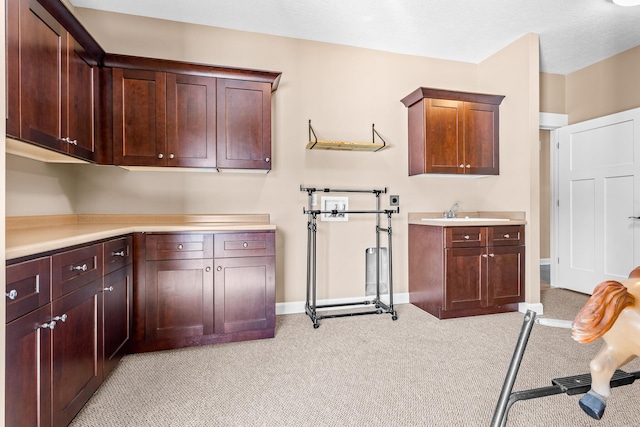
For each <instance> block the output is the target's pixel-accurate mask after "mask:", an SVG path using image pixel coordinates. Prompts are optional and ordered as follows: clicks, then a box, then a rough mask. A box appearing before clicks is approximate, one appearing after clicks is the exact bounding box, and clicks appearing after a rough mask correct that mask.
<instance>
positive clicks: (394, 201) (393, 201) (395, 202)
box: [389, 196, 400, 206]
mask: <svg viewBox="0 0 640 427" xmlns="http://www.w3.org/2000/svg"><path fill="white" fill-rule="evenodd" d="M389 204H390V205H391V206H400V196H389Z"/></svg>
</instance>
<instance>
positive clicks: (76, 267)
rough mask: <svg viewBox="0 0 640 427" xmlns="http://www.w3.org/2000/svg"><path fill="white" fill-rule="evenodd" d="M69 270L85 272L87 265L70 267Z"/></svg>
mask: <svg viewBox="0 0 640 427" xmlns="http://www.w3.org/2000/svg"><path fill="white" fill-rule="evenodd" d="M71 270H73V271H87V264H82V265H74V266H71Z"/></svg>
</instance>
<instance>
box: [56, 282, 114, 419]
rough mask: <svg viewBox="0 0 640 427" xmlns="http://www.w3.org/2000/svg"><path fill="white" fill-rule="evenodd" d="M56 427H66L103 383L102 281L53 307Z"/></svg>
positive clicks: (58, 302) (64, 298) (69, 295)
mask: <svg viewBox="0 0 640 427" xmlns="http://www.w3.org/2000/svg"><path fill="white" fill-rule="evenodd" d="M52 315H53V320H56V319H59V320H57V323H56V326H55V329H53V332H52V335H53V338H52V346H53V348H52V366H53V372H52V382H51V389H52V393H51V394H52V410H53V425H54V426H66V425H68V424H69V423H70V422H71V420H72V419H73V417H75V416H76V414H77V413H78V412H79V411H80V409H82V407H83V406H84V404H85V403H86V402H87V400H89V398H90V397H91V395H93V393H94V392H95V391H96V390H97V389H98V387H99V386H100V384H101V383H102V366H103V365H102V356H103V354H102V279H99V280H96V281H94V282H91V283H90V284H88V285H86V286H84V287H82V288H80V289H78V290H77V291H74V292H72V293H70V294H68V295H66V296H64V297H63V298H60V299H58V300H55V301H54V302H53V303H52Z"/></svg>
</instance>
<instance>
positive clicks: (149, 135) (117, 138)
mask: <svg viewBox="0 0 640 427" xmlns="http://www.w3.org/2000/svg"><path fill="white" fill-rule="evenodd" d="M166 86H167V85H166V74H165V73H160V72H154V71H141V70H128V69H120V68H114V69H113V162H114V164H116V165H128V166H165V165H166V164H167V162H166V154H167V153H166V145H167V144H166V135H165V134H166V129H165V128H166V91H167V87H166Z"/></svg>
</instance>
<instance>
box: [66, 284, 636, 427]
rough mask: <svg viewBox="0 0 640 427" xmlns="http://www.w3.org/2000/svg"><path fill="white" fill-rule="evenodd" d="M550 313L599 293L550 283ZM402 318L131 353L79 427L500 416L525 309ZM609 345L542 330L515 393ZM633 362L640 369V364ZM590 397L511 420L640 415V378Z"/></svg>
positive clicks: (542, 402) (294, 327) (289, 322)
mask: <svg viewBox="0 0 640 427" xmlns="http://www.w3.org/2000/svg"><path fill="white" fill-rule="evenodd" d="M542 297H543V304H544V307H545V317H554V318H561V319H567V320H571V319H573V317H574V316H575V314H576V313H577V312H578V310H579V309H580V308H581V307H582V305H583V304H584V302H585V301H586V299H587V297H586V296H584V295H581V294H577V293H573V292H570V291H565V290H559V289H550V290H546V291H543V293H542ZM396 308H397V310H398V317H399V319H398V320H397V321H395V322H394V321H392V320H391V316H390V315H388V314H384V315H371V316H355V317H345V318H337V319H325V320H322V321H321V326H320V328H319V329H313V327H312V323H311V321H310V320H309V318H308V317H307V316H306V315H303V314H297V315H284V316H278V318H277V327H276V336H275V338H273V339H268V340H260V341H251V342H243V343H230V344H221V345H214V346H207V347H202V348H188V349H181V350H172V351H166V352H157V353H147V354H136V355H129V356H126V357H125V358H124V359H123V360H122V362H121V363H120V365H119V366H118V368H117V369H116V370H115V372H114V373H113V374H112V375H111V376H110V377H109V378H108V379H107V380H106V381H105V383H104V384H103V385H102V387H101V388H100V390H98V392H97V393H96V394H95V396H94V397H93V398H92V399H91V400H90V401H89V403H88V404H87V405H86V406H85V408H84V409H83V410H82V412H81V413H80V414H78V416H77V417H76V419H75V420H74V422H73V423H72V427H81V426H90V427H116V426H117V427H122V426H176V427H177V426H181V427H182V426H221V427H227V426H228V427H252V426H305V425H313V426H385V427H388V426H430V427H433V426H436V427H437V426H447V427H449V426H460V427H463V426H464V427H469V426H488V425H489V423H490V420H491V417H492V415H493V412H494V409H495V406H496V403H497V401H498V397H499V394H500V389H501V387H502V384H503V382H504V378H505V374H506V371H507V368H508V366H509V362H510V361H511V357H512V354H513V350H514V347H515V344H516V341H517V338H518V335H519V333H520V329H521V327H522V321H523V315H522V314H521V313H506V314H497V315H488V316H477V317H468V318H461V319H450V320H438V319H436V318H434V317H433V316H431V315H429V314H427V313H425V312H423V311H421V310H419V309H418V308H416V307H414V306H412V305H409V304H406V305H398V306H396ZM599 347H600V342H597V343H594V344H590V345H582V344H578V343H576V342H574V341H573V340H572V339H571V337H570V331H569V330H567V329H556V328H549V327H543V326H538V325H536V326H534V328H533V332H532V334H531V339H530V341H529V345H528V347H527V351H526V354H525V357H524V360H523V362H522V366H521V369H520V373H519V375H518V380H517V381H516V385H515V387H514V391H517V390H523V389H530V388H534V387H544V386H548V385H551V379H552V378H557V377H564V376H569V375H575V374H582V373H587V372H588V369H589V368H588V364H589V361H590V360H591V358H592V357H593V356H594V355H595V353H596V352H597V350H598V349H599ZM626 369H627V370H628V371H635V370H640V364H639V363H637V361H634V362H632V363H631V364H629V365H627V367H626ZM579 397H580V396H567V395H557V396H550V397H545V398H539V399H535V400H529V401H522V402H517V403H516V404H515V405H514V406H513V407H512V409H511V411H510V415H509V422H508V424H507V426H513V427H525V426H526V427H536V426H545V427H547V426H554V427H563V426H566V427H569V426H571V427H574V426H587V427H589V426H599V427H610V426H616V427H622V426H638V425H640V414H639V413H638V410H637V408H639V407H640V384H633V385H630V386H624V387H619V388H616V389H614V390H613V397H612V398H610V399H609V402H608V406H607V410H606V412H605V416H604V419H603V420H601V421H595V420H591V419H590V418H589V417H587V416H586V415H585V414H584V413H583V412H582V411H581V410H580V408H579V407H578V403H577V402H578V399H579Z"/></svg>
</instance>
